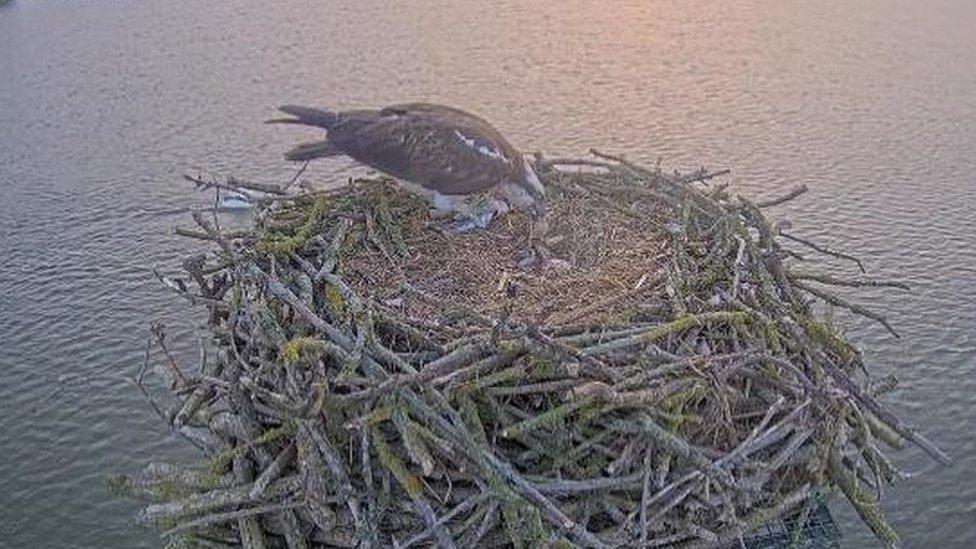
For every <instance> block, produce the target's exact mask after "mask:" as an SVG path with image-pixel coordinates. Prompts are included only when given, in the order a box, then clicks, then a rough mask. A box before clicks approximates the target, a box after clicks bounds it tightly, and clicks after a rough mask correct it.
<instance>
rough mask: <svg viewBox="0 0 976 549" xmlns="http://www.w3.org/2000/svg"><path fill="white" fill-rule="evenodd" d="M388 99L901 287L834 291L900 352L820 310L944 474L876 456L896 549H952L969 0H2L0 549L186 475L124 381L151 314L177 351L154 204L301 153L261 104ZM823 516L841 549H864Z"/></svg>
mask: <svg viewBox="0 0 976 549" xmlns="http://www.w3.org/2000/svg"><path fill="white" fill-rule="evenodd" d="M416 99H422V100H430V101H440V102H446V103H451V104H455V105H458V106H462V107H466V108H469V109H471V110H474V111H475V112H478V113H480V114H482V115H484V116H485V117H487V118H488V119H490V120H492V121H493V122H495V123H496V125H497V126H499V127H500V128H501V129H502V130H503V131H504V132H505V133H506V134H507V135H508V136H509V137H510V138H511V140H512V141H513V142H514V143H515V144H516V145H517V146H519V147H521V148H522V149H524V150H528V151H533V150H544V151H547V152H551V153H558V154H560V155H562V154H582V153H584V152H585V151H586V150H587V149H588V148H589V147H600V148H603V149H606V150H609V151H614V152H618V153H624V154H627V155H629V156H630V157H631V158H634V159H639V160H644V161H649V162H652V161H653V160H654V159H656V158H657V157H658V156H661V157H663V158H664V159H665V163H666V165H668V166H673V167H678V168H697V167H699V166H700V165H703V164H704V165H707V166H710V167H729V168H731V169H732V170H734V173H735V185H737V187H738V188H739V189H741V190H742V192H744V193H746V194H748V195H751V196H757V197H758V196H767V195H776V194H779V193H780V192H782V191H783V190H785V189H787V188H789V187H791V186H792V185H794V184H796V183H806V184H807V185H808V186H809V187H810V189H811V192H810V193H809V194H808V195H807V196H806V197H805V198H804V199H802V200H799V201H796V202H795V203H793V204H791V205H790V206H789V207H788V208H785V209H784V210H783V211H782V214H783V215H786V216H789V217H790V219H791V220H792V221H793V223H794V226H795V227H796V229H795V231H794V232H796V233H798V234H803V235H806V236H809V237H811V238H814V239H816V240H818V241H820V242H822V243H825V244H827V245H830V246H832V247H835V248H839V249H845V250H849V251H854V252H856V253H858V254H859V255H860V256H861V257H862V258H863V259H864V260H865V262H866V265H867V267H868V269H869V272H870V274H873V275H877V276H886V277H898V278H901V279H904V280H906V281H907V282H909V283H910V284H911V285H912V287H913V291H912V292H911V293H910V294H905V293H901V292H898V291H884V292H881V291H878V292H875V291H859V292H852V293H851V297H852V298H855V299H856V300H857V301H858V302H861V303H868V304H871V305H873V306H875V307H876V308H879V309H884V310H885V311H887V313H888V315H889V317H890V320H891V321H892V323H893V324H894V325H895V327H896V328H897V329H898V330H899V331H900V332H901V334H902V339H900V340H895V339H893V338H891V337H890V336H888V335H887V334H886V333H885V332H884V331H883V329H881V328H880V327H879V326H877V325H874V324H870V323H867V322H864V321H860V320H857V319H851V318H849V317H848V316H847V315H843V314H839V316H840V317H841V320H842V321H844V322H845V324H846V325H847V326H849V327H850V333H851V335H852V337H854V338H855V339H856V341H857V342H858V344H859V345H860V346H861V347H862V348H864V349H865V352H866V355H867V357H868V358H869V361H870V364H871V367H872V368H873V372H875V373H876V374H877V375H883V374H886V373H895V374H897V375H898V377H899V378H900V379H901V381H902V387H903V388H902V389H901V390H899V391H898V392H896V393H893V394H892V395H891V396H890V397H889V402H891V403H892V404H893V406H894V407H895V408H896V409H897V410H898V411H899V412H900V413H901V414H903V415H904V416H907V417H910V418H911V419H912V421H913V422H915V423H916V424H917V425H918V426H920V427H921V428H922V429H923V430H924V431H925V432H926V433H927V434H928V435H929V436H930V437H931V438H932V439H934V440H935V441H937V442H938V443H939V444H941V445H942V446H943V447H944V448H945V449H946V450H948V451H949V452H950V453H952V454H953V455H954V456H955V458H956V461H957V463H956V465H954V466H953V467H951V468H936V469H929V468H928V462H927V461H926V460H925V459H924V457H923V456H921V455H920V454H919V453H918V452H916V451H914V450H906V451H904V452H901V453H900V454H899V456H898V459H897V461H898V463H899V464H900V465H902V466H903V467H905V468H906V469H908V470H912V471H924V474H923V475H922V476H920V477H918V478H916V479H913V480H911V481H908V482H905V483H903V484H901V485H899V486H898V487H896V488H895V489H893V490H891V491H890V492H889V493H888V494H887V496H888V497H887V500H886V504H885V507H886V509H887V511H888V513H889V515H890V517H891V519H892V521H893V523H894V525H895V526H896V527H897V528H898V530H899V531H900V532H901V534H902V537H903V540H904V545H905V546H906V547H931V546H935V545H936V544H938V545H939V546H940V547H974V546H976V479H974V475H973V472H972V471H973V470H974V468H976V453H974V450H976V437H974V436H973V432H974V431H976V371H974V370H976V368H974V363H976V249H974V242H976V3H973V2H972V1H971V0H935V1H930V2H917V1H912V0H891V1H885V2H871V1H868V0H847V1H839V0H832V1H802V2H801V1H772V0H770V1H760V0H748V1H746V0H744V1H739V2H705V1H702V0H685V1H680V2H679V1H629V2H625V1H607V2H596V1H593V2H585V1H578V0H569V1H563V2H558V3H556V2H553V3H551V4H550V3H546V4H543V3H542V2H536V3H528V2H517V1H514V0H504V1H494V2H485V1H479V2H454V1H447V0H441V1H420V0H411V1H405V2H395V3H394V2H385V1H379V0H367V1H356V0H335V1H331V2H317V1H311V0H307V1H301V2H281V3H278V2H260V3H259V2H251V1H247V0H211V1H208V2H193V3H189V2H176V1H164V0H141V1H139V2H71V3H69V2H31V1H25V0H15V1H14V2H13V3H10V4H7V5H2V6H0V546H2V547H16V548H20V547H84V548H102V547H112V548H116V547H117V548H129V547H157V546H159V541H158V539H157V537H156V536H155V534H153V533H152V532H149V531H147V530H145V529H143V528H142V527H140V526H138V525H137V524H136V522H135V520H134V514H135V512H136V511H137V509H138V505H137V503H135V502H131V501H125V500H119V499H116V498H114V497H112V496H110V495H109V494H108V493H107V491H106V489H105V478H106V476H107V475H109V474H114V473H129V472H134V471H136V470H138V469H139V468H140V467H141V466H143V465H144V464H145V463H146V462H147V461H148V460H149V459H151V458H155V459H171V460H178V459H181V458H185V457H188V456H190V455H191V454H192V453H191V451H190V449H188V448H187V445H186V444H185V443H183V442H182V441H181V440H180V439H179V438H177V437H174V436H172V435H169V434H167V432H166V430H165V428H164V427H163V426H162V425H161V424H160V421H159V420H158V419H157V418H156V417H155V416H154V415H153V414H152V412H151V410H150V409H149V407H148V406H147V405H146V404H145V402H144V401H143V400H142V397H141V396H140V395H139V393H138V392H137V391H136V390H135V389H134V388H133V386H132V385H131V384H130V383H129V382H128V381H127V378H128V377H131V376H133V375H134V374H135V372H136V371H137V370H138V369H139V367H140V366H141V364H142V355H143V351H144V344H145V338H146V336H147V335H148V331H149V323H150V321H152V320H161V321H163V322H165V323H166V325H167V326H168V329H169V332H170V334H171V335H170V337H171V338H172V339H173V340H174V341H175V342H176V344H177V347H178V348H179V350H180V352H181V354H183V355H185V356H188V357H192V356H193V353H194V346H195V341H194V339H193V335H192V334H193V326H194V322H195V319H194V318H192V317H191V315H189V314H188V311H187V309H186V308H185V307H184V306H183V303H181V302H180V301H178V300H177V298H175V297H174V296H172V295H171V294H169V293H167V291H166V290H165V289H163V288H162V287H161V286H160V285H159V284H158V283H157V282H155V280H154V279H153V278H152V275H151V268H152V266H153V265H159V266H161V267H164V268H175V267H177V265H178V263H179V261H180V259H181V258H182V257H183V255H184V254H185V253H186V252H187V244H186V243H185V242H183V241H180V240H179V239H177V238H176V237H173V236H171V235H170V234H169V233H168V230H169V228H170V227H172V226H173V225H174V224H177V223H186V222H187V219H186V216H185V215H179V214H174V213H173V212H174V211H176V210H179V209H181V208H186V207H188V206H193V205H199V204H201V203H203V202H205V201H207V200H208V199H210V198H211V197H208V196H205V195H201V194H199V193H197V192H195V191H194V190H193V189H192V187H190V186H189V185H187V184H186V183H185V182H183V181H182V180H181V179H180V174H182V173H183V172H194V173H196V172H198V171H201V172H205V173H220V174H227V173H233V174H235V175H238V176H243V177H248V178H252V179H256V180H262V181H284V180H286V179H287V178H289V177H290V176H291V174H292V173H293V172H294V169H295V167H294V166H291V165H287V164H286V163H285V162H283V161H282V160H281V153H282V151H284V150H285V149H286V148H287V147H288V146H289V145H290V144H292V143H294V142H296V141H298V140H300V139H303V138H305V137H306V136H307V135H305V134H302V133H301V132H298V131H297V130H294V129H292V130H290V131H285V130H282V129H281V128H272V127H268V126H264V125H262V124H261V121H262V120H263V119H265V118H268V117H270V116H272V115H273V114H274V109H273V107H274V106H275V105H277V104H281V103H285V102H288V103H299V104H302V103H306V104H310V105H322V106H329V107H335V108H350V107H357V106H378V105H383V104H388V103H392V102H400V101H404V100H416ZM350 169H351V166H350V164H349V163H348V162H344V161H322V162H319V163H318V164H316V165H314V166H313V167H312V168H311V169H310V170H309V172H308V174H309V176H308V177H309V179H311V180H313V181H315V182H316V183H317V184H322V185H326V184H333V183H335V182H338V181H341V180H343V179H344V178H345V177H346V175H347V174H348V173H349V170H350ZM156 388H157V389H159V388H160V387H159V386H158V385H157V386H156ZM834 511H835V514H836V515H837V517H838V520H839V521H840V523H841V527H842V531H843V534H844V543H845V546H846V547H873V546H876V545H877V544H876V543H875V542H873V541H872V539H871V537H870V533H868V532H867V531H866V529H865V528H864V527H862V526H860V525H859V524H858V521H857V519H856V517H855V516H854V515H853V513H852V512H851V510H850V509H849V508H848V507H847V506H846V504H842V503H841V504H837V505H835V506H834Z"/></svg>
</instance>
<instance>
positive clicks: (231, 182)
mask: <svg viewBox="0 0 976 549" xmlns="http://www.w3.org/2000/svg"><path fill="white" fill-rule="evenodd" d="M183 179H185V180H187V181H189V182H190V183H193V184H194V185H196V186H197V187H198V188H200V189H210V188H214V189H225V190H229V191H241V190H242V189H243V190H247V191H260V192H263V193H268V194H276V195H284V194H286V192H285V190H284V189H282V188H281V186H280V185H276V184H273V183H254V182H251V181H244V180H241V179H237V178H235V177H228V178H227V182H226V183H219V182H217V181H207V180H205V179H203V178H202V177H199V176H196V177H194V176H192V175H188V174H183Z"/></svg>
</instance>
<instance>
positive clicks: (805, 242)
mask: <svg viewBox="0 0 976 549" xmlns="http://www.w3.org/2000/svg"><path fill="white" fill-rule="evenodd" d="M779 235H780V236H782V237H784V238H788V239H789V240H792V241H794V242H799V243H800V244H803V245H804V246H808V247H810V248H813V249H814V250H816V251H818V252H820V253H822V254H826V255H832V256H834V257H837V258H840V259H846V260H848V261H853V262H854V263H857V267H858V268H859V269H861V273H864V274H866V273H867V271H866V270H864V264H863V263H861V260H860V259H858V258H856V257H854V256H853V255H850V254H845V253H844V252H838V251H836V250H831V249H830V248H827V247H826V246H820V245H819V244H815V243H813V242H811V241H809V240H806V239H803V238H800V237H798V236H793V235H792V234H789V233H785V232H783V231H780V233H779Z"/></svg>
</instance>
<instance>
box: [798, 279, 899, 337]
mask: <svg viewBox="0 0 976 549" xmlns="http://www.w3.org/2000/svg"><path fill="white" fill-rule="evenodd" d="M793 285H794V286H796V287H797V288H799V289H801V290H803V291H805V292H807V293H810V294H813V295H815V296H817V297H819V298H820V299H822V300H824V301H825V302H827V303H829V304H831V305H833V306H835V307H843V308H844V309H847V310H849V311H851V312H852V313H855V314H858V315H861V316H863V317H867V318H870V319H871V320H874V321H876V322H878V323H879V324H881V325H882V326H884V327H885V328H886V329H887V330H888V331H889V332H891V335H893V336H895V337H896V338H900V337H901V336H900V335H898V332H896V331H895V329H894V328H892V327H891V324H889V323H888V319H886V318H885V317H884V316H882V315H880V314H878V313H876V312H874V311H872V310H871V309H867V308H865V307H862V306H860V305H856V304H854V303H849V302H847V301H845V300H843V299H841V298H839V297H837V296H835V295H831V294H829V293H827V292H824V291H822V290H818V289H817V288H814V287H812V286H808V285H806V284H803V283H802V282H799V281H796V280H794V281H793Z"/></svg>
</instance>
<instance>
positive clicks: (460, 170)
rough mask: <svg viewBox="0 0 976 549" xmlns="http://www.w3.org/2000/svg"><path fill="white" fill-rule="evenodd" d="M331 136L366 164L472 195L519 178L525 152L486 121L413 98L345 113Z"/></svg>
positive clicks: (446, 191) (431, 186)
mask: <svg viewBox="0 0 976 549" xmlns="http://www.w3.org/2000/svg"><path fill="white" fill-rule="evenodd" d="M329 141H331V142H332V143H334V144H335V145H336V147H337V148H339V149H340V150H342V151H343V152H345V153H346V154H347V155H349V156H350V157H352V158H354V159H356V160H357V161H359V162H362V163H363V164H366V165H368V166H371V167H373V168H376V169H377V170H380V171H383V172H385V173H388V174H390V175H392V176H394V177H399V178H402V179H406V180H408V181H411V182H413V183H417V184H419V185H422V186H424V187H427V188H429V189H433V190H436V191H438V192H441V193H444V194H471V193H478V192H482V191H485V190H488V189H490V188H492V187H494V186H495V185H498V184H500V183H504V182H508V181H512V180H515V179H517V178H518V177H520V176H521V172H522V170H523V167H522V161H521V156H520V154H519V153H518V151H516V150H515V149H514V148H513V147H512V146H511V145H510V144H509V143H508V142H507V141H506V140H505V138H504V137H502V135H501V134H500V133H499V132H498V131H497V130H496V129H495V128H493V127H492V126H491V125H490V124H489V123H488V122H486V121H485V120H483V119H481V118H478V117H476V116H474V115H472V114H469V113H466V112H464V111H462V110H460V109H455V108H452V107H446V106H442V105H431V104H425V103H412V104H404V105H394V106H392V107H388V108H385V109H382V110H379V111H348V112H344V113H340V114H339V117H338V120H337V121H336V124H335V125H333V126H332V127H331V128H329Z"/></svg>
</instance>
